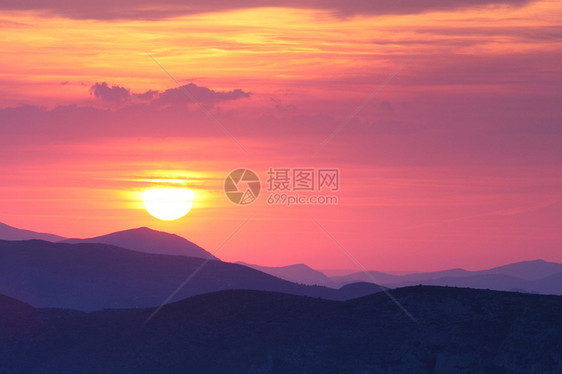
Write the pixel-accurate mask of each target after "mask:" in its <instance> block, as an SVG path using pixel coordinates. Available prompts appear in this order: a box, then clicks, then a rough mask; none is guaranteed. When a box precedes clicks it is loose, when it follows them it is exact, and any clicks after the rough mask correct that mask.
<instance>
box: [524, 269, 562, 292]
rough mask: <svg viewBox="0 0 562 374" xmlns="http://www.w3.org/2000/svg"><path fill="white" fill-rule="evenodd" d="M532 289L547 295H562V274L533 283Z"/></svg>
mask: <svg viewBox="0 0 562 374" xmlns="http://www.w3.org/2000/svg"><path fill="white" fill-rule="evenodd" d="M531 285H532V287H534V288H536V289H537V290H541V293H543V294H547V295H562V272H560V273H557V274H553V275H549V276H548V277H545V278H542V279H537V280H534V281H532V282H531Z"/></svg>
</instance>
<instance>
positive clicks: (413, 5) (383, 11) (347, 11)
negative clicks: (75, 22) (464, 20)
mask: <svg viewBox="0 0 562 374" xmlns="http://www.w3.org/2000/svg"><path fill="white" fill-rule="evenodd" d="M530 2H531V0H464V1H450V0H428V1H420V0H400V1H399V0H377V1H365V0H348V1H341V0H309V1H306V2H303V1H297V0H240V1H229V0H207V1H205V2H201V1H193V0H191V1H186V0H162V1H155V0H138V1H135V2H131V1H126V0H111V1H110V0H100V1H89V0H75V1H71V2H69V1H66V0H31V1H21V0H4V1H1V2H0V9H4V10H33V11H42V12H46V13H50V14H56V15H60V16H64V17H68V18H75V19H99V20H115V19H162V18H169V17H175V16H181V15H187V14H197V13H210V12H221V11H229V10H239V9H251V8H260V7H282V8H300V9H316V10H324V11H328V12H332V13H334V14H335V15H337V16H340V17H348V16H354V15H359V14H361V15H389V14H420V13H424V12H428V11H447V10H456V9H460V8H467V7H480V6H487V5H512V6H522V5H525V4H527V3H530Z"/></svg>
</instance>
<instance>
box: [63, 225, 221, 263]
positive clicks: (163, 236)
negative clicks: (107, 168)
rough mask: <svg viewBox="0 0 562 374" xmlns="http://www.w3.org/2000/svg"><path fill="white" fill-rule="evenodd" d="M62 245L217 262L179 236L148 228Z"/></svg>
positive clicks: (72, 240)
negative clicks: (91, 245) (107, 247)
mask: <svg viewBox="0 0 562 374" xmlns="http://www.w3.org/2000/svg"><path fill="white" fill-rule="evenodd" d="M62 243H69V244H78V243H103V244H111V245H114V246H116V247H121V248H125V249H130V250H133V251H138V252H146V253H153V254H167V255H181V256H189V257H200V258H211V259H213V260H218V258H216V257H215V256H213V255H212V254H210V253H209V252H207V251H206V250H204V249H203V248H201V247H199V246H198V245H197V244H194V243H192V242H190V241H189V240H187V239H184V238H182V237H181V236H178V235H175V234H169V233H167V232H163V231H156V230H152V229H149V228H148V227H139V228H136V229H130V230H124V231H118V232H114V233H111V234H107V235H102V236H97V237H94V238H88V239H66V240H63V241H62Z"/></svg>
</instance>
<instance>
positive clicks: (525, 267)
mask: <svg viewBox="0 0 562 374" xmlns="http://www.w3.org/2000/svg"><path fill="white" fill-rule="evenodd" d="M560 272H562V264H557V263H555V262H546V261H544V260H533V261H521V262H516V263H513V264H509V265H503V266H498V267H495V268H492V269H488V270H481V271H478V272H477V273H479V274H505V275H510V276H512V277H517V278H521V279H527V280H533V279H541V278H544V277H548V276H550V275H554V274H557V273H560Z"/></svg>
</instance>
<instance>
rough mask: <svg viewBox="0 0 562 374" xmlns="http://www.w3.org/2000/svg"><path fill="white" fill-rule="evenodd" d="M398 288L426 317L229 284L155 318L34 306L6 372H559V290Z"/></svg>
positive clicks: (12, 333) (364, 301)
mask: <svg viewBox="0 0 562 374" xmlns="http://www.w3.org/2000/svg"><path fill="white" fill-rule="evenodd" d="M393 295H394V297H395V298H396V299H397V300H398V301H399V302H400V303H401V304H402V305H403V306H404V307H405V308H406V309H407V310H408V311H409V312H410V313H411V314H412V315H413V316H415V318H416V320H417V322H412V321H410V320H409V319H408V318H406V316H405V315H404V313H403V312H402V311H401V310H400V309H399V308H397V307H396V305H395V304H394V303H393V302H392V301H391V300H390V299H389V298H388V297H387V295H385V294H384V293H379V294H374V295H369V296H365V297H362V298H357V299H353V300H349V301H345V302H342V301H329V300H322V299H315V298H309V297H302V296H294V295H287V294H280V293H271V292H263V291H242V290H235V291H221V292H216V293H210V294H205V295H200V296H195V297H192V298H189V299H186V300H181V301H178V302H175V303H172V304H169V305H166V306H165V307H164V308H162V309H161V310H160V311H159V312H158V314H156V315H155V316H154V318H152V319H151V320H150V321H149V322H148V323H147V319H148V318H149V316H150V315H151V314H152V313H153V312H154V310H153V309H129V310H106V311H100V312H94V313H81V312H74V311H69V310H60V309H34V310H33V313H28V314H26V315H19V316H15V317H14V316H13V315H8V316H3V318H2V319H1V320H0V357H2V360H0V372H2V373H4V372H5V373H8V372H9V373H42V374H54V373H56V374H68V373H76V372H80V373H84V374H93V373H162V374H174V373H186V372H190V373H199V374H206V373H213V374H222V373H228V374H238V373H244V374H247V373H251V374H252V373H253V374H256V373H309V374H320V373H321V374H324V373H416V374H425V373H427V374H429V373H431V374H449V373H499V374H513V373H525V374H535V373H540V374H545V373H560V372H562V356H561V355H560V352H561V351H562V297H559V296H542V295H529V294H519V293H511V292H497V291H486V290H474V289H459V288H442V287H426V286H423V287H408V288H402V289H397V290H393ZM9 302H12V301H11V300H9ZM2 303H3V299H2V298H0V310H1V309H2ZM15 323H16V324H18V326H19V327H18V329H17V330H14V329H13V328H12V326H13V325H14V324H15Z"/></svg>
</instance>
